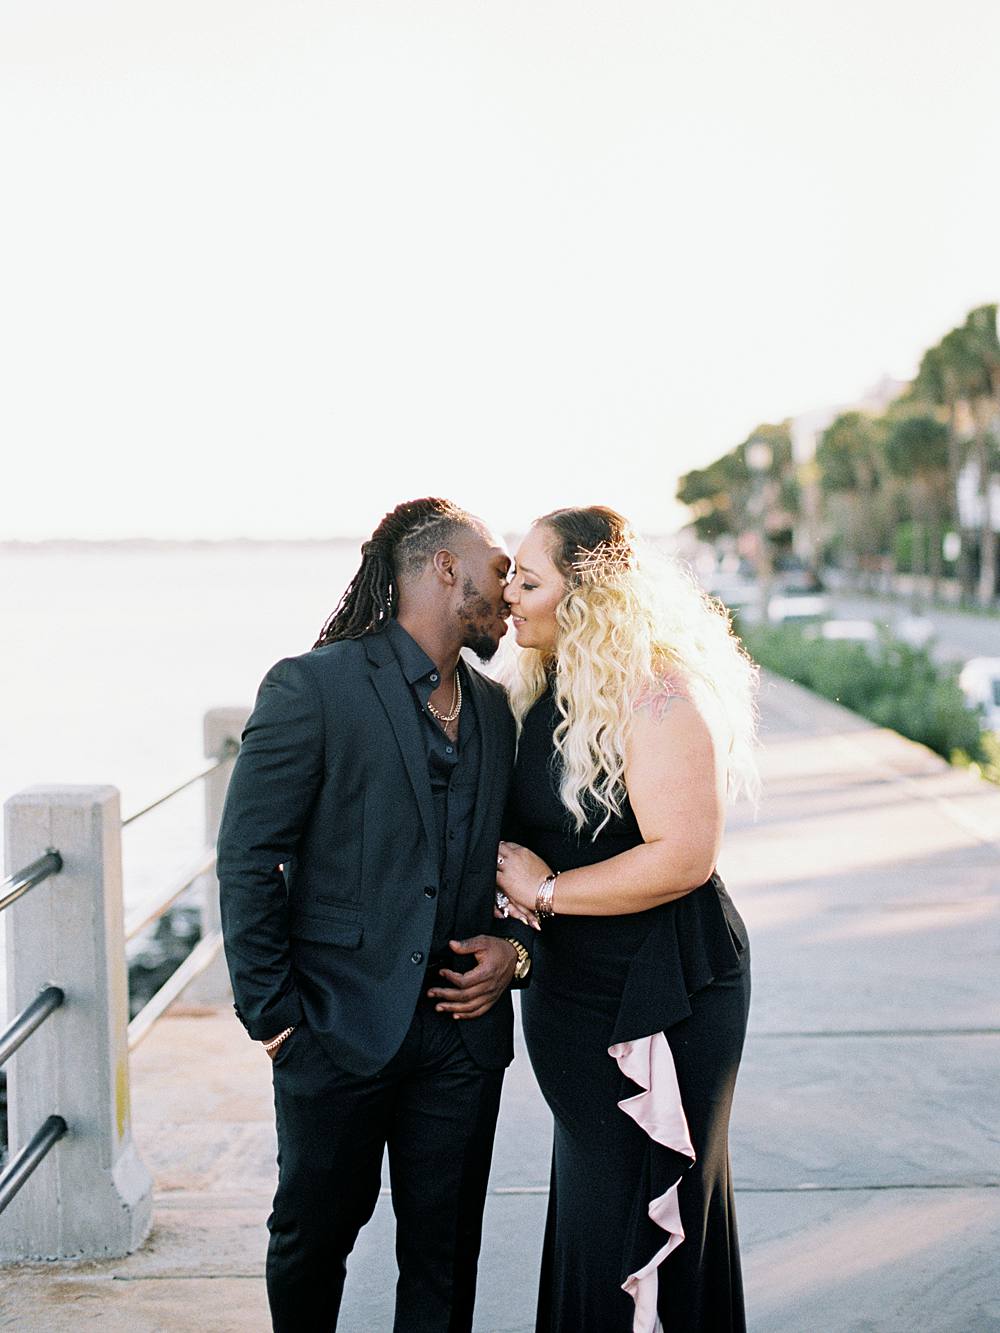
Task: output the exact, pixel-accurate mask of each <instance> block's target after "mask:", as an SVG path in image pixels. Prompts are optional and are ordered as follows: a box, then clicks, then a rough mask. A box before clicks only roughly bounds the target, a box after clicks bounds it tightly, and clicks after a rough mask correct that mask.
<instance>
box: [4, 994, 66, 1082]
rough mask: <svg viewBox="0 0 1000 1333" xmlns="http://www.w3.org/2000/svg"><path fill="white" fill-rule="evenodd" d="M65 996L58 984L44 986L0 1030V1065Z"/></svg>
mask: <svg viewBox="0 0 1000 1333" xmlns="http://www.w3.org/2000/svg"><path fill="white" fill-rule="evenodd" d="M65 998H66V996H65V993H64V992H63V991H62V989H61V988H60V987H59V986H46V987H45V989H44V990H42V991H39V993H38V994H37V995H36V996H35V998H34V999H33V1000H32V1001H31V1003H30V1004H28V1005H25V1007H24V1008H23V1009H22V1010H21V1012H20V1013H19V1014H18V1015H17V1017H16V1018H15V1019H13V1020H12V1021H11V1022H10V1023H8V1024H7V1026H6V1027H5V1028H4V1030H3V1032H0V1065H4V1064H6V1063H7V1061H8V1060H9V1059H10V1057H11V1056H12V1055H13V1054H14V1052H15V1051H16V1050H17V1048H18V1047H19V1046H23V1045H24V1043H25V1042H26V1041H27V1040H28V1038H29V1037H30V1036H31V1034H32V1033H33V1032H34V1031H35V1029H36V1028H40V1027H41V1026H42V1024H43V1023H44V1022H45V1020H46V1019H47V1018H48V1016H49V1014H51V1013H52V1012H53V1010H55V1009H58V1008H59V1006H60V1005H61V1004H62V1002H63V1000H64V999H65Z"/></svg>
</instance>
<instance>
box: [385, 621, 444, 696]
mask: <svg viewBox="0 0 1000 1333" xmlns="http://www.w3.org/2000/svg"><path fill="white" fill-rule="evenodd" d="M383 633H384V634H385V636H386V638H387V639H388V640H389V643H390V644H391V645H392V651H393V652H394V653H395V654H396V661H397V662H398V663H399V666H400V669H401V670H402V672H403V675H404V676H405V677H406V680H407V683H408V684H410V685H413V684H415V683H416V682H417V681H418V680H424V679H425V678H427V677H429V676H431V675H432V674H433V675H435V676H436V675H437V666H436V665H435V664H434V662H433V661H432V660H431V658H429V657H428V656H427V654H426V653H425V652H424V650H423V648H421V646H420V644H419V643H417V641H416V639H414V638H413V636H412V635H411V634H409V633H407V631H406V630H405V629H403V627H402V625H401V624H400V623H399V621H398V620H390V621H389V623H388V625H386V627H385V630H384V631H383ZM435 683H436V682H435Z"/></svg>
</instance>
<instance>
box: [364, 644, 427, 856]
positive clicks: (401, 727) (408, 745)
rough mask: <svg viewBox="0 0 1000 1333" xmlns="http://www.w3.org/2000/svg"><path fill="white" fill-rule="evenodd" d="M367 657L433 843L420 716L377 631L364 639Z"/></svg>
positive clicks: (393, 659) (390, 651)
mask: <svg viewBox="0 0 1000 1333" xmlns="http://www.w3.org/2000/svg"><path fill="white" fill-rule="evenodd" d="M365 646H366V648H367V651H368V660H369V661H370V662H371V663H372V664H373V666H374V667H375V670H373V671H372V683H373V684H374V686H375V689H376V691H377V692H378V696H379V698H380V699H381V700H382V706H383V707H384V708H385V711H386V713H387V715H388V718H389V725H390V726H391V727H392V730H393V732H394V734H395V737H396V743H397V744H398V745H399V750H400V753H401V754H402V756H403V763H404V765H405V767H406V772H407V774H408V776H409V779H410V783H411V785H412V787H413V795H414V796H415V797H416V801H417V808H418V809H419V811H420V818H421V820H422V821H423V825H424V832H425V833H426V834H427V845H428V847H429V848H433V847H435V846H436V845H437V824H436V822H435V819H434V806H433V802H432V801H431V784H430V778H429V777H428V774H427V751H426V749H425V748H424V742H423V739H422V737H421V735H420V719H419V717H418V716H417V710H416V708H415V706H414V703H413V694H412V692H411V690H410V687H409V685H407V683H406V680H405V679H404V677H403V673H402V671H401V670H400V667H399V663H398V662H397V661H396V657H395V654H394V653H393V651H392V648H391V647H390V645H389V644H388V643H387V642H386V640H385V639H383V638H382V637H381V635H378V634H374V635H372V636H371V637H370V638H367V639H366V640H365Z"/></svg>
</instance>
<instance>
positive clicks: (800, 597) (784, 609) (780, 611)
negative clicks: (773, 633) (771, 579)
mask: <svg viewBox="0 0 1000 1333" xmlns="http://www.w3.org/2000/svg"><path fill="white" fill-rule="evenodd" d="M829 614H830V599H829V597H828V596H827V595H826V593H825V591H824V590H823V585H822V584H821V583H820V582H819V580H818V579H817V580H816V581H815V582H814V583H810V584H806V585H804V586H801V587H794V586H787V585H786V586H784V587H782V588H779V589H778V590H777V591H776V592H774V593H772V594H771V596H770V597H769V598H768V603H767V618H768V621H769V622H770V623H771V624H772V625H787V624H791V623H792V622H795V621H809V620H822V619H824V617H826V616H828V615H829Z"/></svg>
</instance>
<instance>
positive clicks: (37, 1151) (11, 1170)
mask: <svg viewBox="0 0 1000 1333" xmlns="http://www.w3.org/2000/svg"><path fill="white" fill-rule="evenodd" d="M68 1128H69V1127H68V1125H67V1124H66V1121H65V1120H64V1119H63V1118H62V1116H61V1115H50V1116H49V1117H48V1119H47V1120H46V1121H45V1122H44V1123H43V1124H42V1125H41V1126H40V1127H39V1128H38V1129H37V1130H36V1131H35V1133H34V1135H33V1136H32V1138H31V1140H30V1141H29V1142H28V1143H26V1144H25V1145H24V1147H23V1148H22V1149H21V1151H20V1152H19V1153H18V1154H17V1156H16V1157H14V1158H13V1159H12V1160H11V1162H10V1164H9V1165H8V1167H7V1169H6V1171H4V1173H3V1175H0V1213H2V1212H3V1210H4V1209H5V1208H6V1207H7V1205H8V1204H9V1203H10V1201H11V1199H13V1197H14V1195H15V1194H16V1193H17V1191H18V1190H19V1189H20V1188H21V1186H22V1185H23V1184H24V1182H25V1181H26V1180H27V1179H28V1177H29V1176H30V1175H31V1173H32V1171H34V1169H35V1167H36V1166H38V1165H39V1163H40V1162H41V1161H42V1159H43V1158H44V1157H45V1155H46V1153H47V1152H49V1150H50V1149H51V1148H54V1147H55V1145H56V1144H57V1143H58V1142H59V1140H60V1139H61V1138H62V1136H63V1135H64V1134H65V1133H66V1132H67V1130H68Z"/></svg>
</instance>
